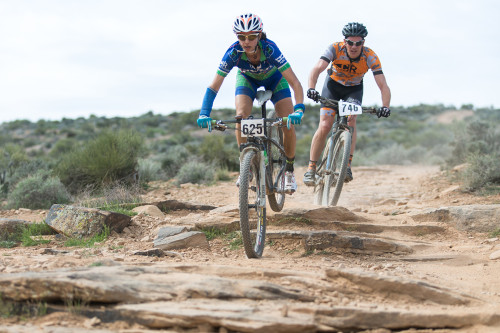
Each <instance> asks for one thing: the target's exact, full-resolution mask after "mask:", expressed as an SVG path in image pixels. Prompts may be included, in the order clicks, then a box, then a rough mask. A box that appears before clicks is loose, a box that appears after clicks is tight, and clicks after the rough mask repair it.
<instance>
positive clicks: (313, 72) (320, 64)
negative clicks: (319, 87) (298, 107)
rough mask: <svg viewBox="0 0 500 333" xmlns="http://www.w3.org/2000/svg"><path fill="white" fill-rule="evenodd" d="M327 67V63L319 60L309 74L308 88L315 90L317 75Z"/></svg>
mask: <svg viewBox="0 0 500 333" xmlns="http://www.w3.org/2000/svg"><path fill="white" fill-rule="evenodd" d="M326 67H328V62H327V61H326V60H324V59H323V58H321V59H319V61H318V63H317V64H316V66H314V67H313V69H312V70H311V73H310V74H309V88H312V89H316V83H317V82H318V77H319V75H320V74H321V73H322V72H323V71H324V70H325V69H326Z"/></svg>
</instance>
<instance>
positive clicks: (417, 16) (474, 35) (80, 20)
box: [0, 0, 500, 122]
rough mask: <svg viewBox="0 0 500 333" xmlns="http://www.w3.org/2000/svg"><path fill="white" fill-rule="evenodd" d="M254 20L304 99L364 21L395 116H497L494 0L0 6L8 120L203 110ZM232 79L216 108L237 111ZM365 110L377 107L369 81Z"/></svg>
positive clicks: (0, 64) (26, 1)
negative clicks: (433, 110) (429, 111)
mask: <svg viewBox="0 0 500 333" xmlns="http://www.w3.org/2000/svg"><path fill="white" fill-rule="evenodd" d="M246 12H253V13H255V14H257V15H259V16H260V17H261V18H262V20H263V22H264V31H266V32H267V34H268V37H269V38H270V39H271V40H273V41H274V42H276V43H277V45H278V46H279V48H280V49H281V51H282V52H283V54H284V55H285V57H286V58H287V60H288V61H289V62H290V64H291V65H292V69H293V70H294V71H295V73H296V75H297V76H298V78H299V80H300V81H301V83H302V85H303V87H304V90H307V78H308V75H309V71H310V70H311V68H312V66H313V65H314V64H315V63H316V62H317V60H318V59H319V57H320V56H321V54H322V53H323V51H324V50H325V49H326V47H327V46H328V45H329V44H330V43H332V42H335V41H339V40H341V39H342V35H341V30H342V27H343V26H344V25H345V24H346V23H347V22H351V21H357V22H362V23H364V24H365V25H366V26H367V28H368V32H369V34H368V37H367V42H366V45H367V46H369V47H371V48H372V49H373V50H374V51H375V52H376V53H377V54H378V56H379V57H380V59H381V62H382V67H383V70H384V73H385V75H386V78H387V82H388V84H389V86H390V88H391V90H392V103H391V104H392V105H393V106H401V105H403V106H411V105H416V104H420V103H427V104H437V103H442V104H445V105H454V106H456V107H460V106H461V105H462V104H474V105H475V106H476V107H490V106H493V107H495V108H499V107H500V89H499V84H498V79H499V74H500V65H499V60H500V56H499V54H500V38H499V36H498V33H497V31H498V30H499V28H500V24H499V23H498V17H499V15H500V2H498V1H495V0H476V1H471V0H419V1H412V2H408V1H402V0H379V1H370V0H358V1H355V2H350V1H345V0H344V1H336V0H320V1H314V0H310V1H303V0H301V1H298V0H289V1H282V0H252V1H236V0H210V1H207V0H183V1H178V0H128V1H126V0H85V1H81V0H0V36H1V37H0V122H4V121H11V120H15V119H29V120H31V121H36V120H38V119H50V120H60V119H62V118H63V117H66V118H76V117H88V116H90V115H91V114H93V115H97V116H106V117H114V116H122V117H131V116H138V115H141V114H144V113H146V112H148V111H149V110H153V111H154V112H155V113H161V114H168V113H171V112H173V111H192V110H194V109H198V108H200V106H201V102H202V99H203V95H204V93H205V90H206V87H207V85H208V84H209V83H210V82H211V80H212V79H213V77H214V75H215V72H216V69H217V67H218V64H219V61H220V60H221V58H222V56H223V54H224V52H225V51H226V49H227V48H228V47H229V45H230V44H231V43H233V42H234V41H235V40H236V39H235V37H234V34H233V32H232V22H233V20H234V18H235V17H236V16H237V15H239V14H242V13H246ZM235 73H236V69H233V71H232V72H231V73H230V75H229V76H228V78H226V80H225V82H224V84H223V86H222V88H221V91H220V92H219V94H218V96H217V98H216V100H215V103H214V108H223V107H231V108H232V107H234V83H235ZM323 79H324V74H323V75H322V76H320V79H319V80H318V85H317V87H316V88H317V89H318V90H321V87H322V85H323ZM306 102H307V103H308V102H309V100H307V101H306ZM364 103H365V104H366V105H369V104H378V105H380V92H379V90H378V88H377V87H376V85H375V83H374V80H373V76H372V74H371V73H368V74H367V75H366V76H365V95H364Z"/></svg>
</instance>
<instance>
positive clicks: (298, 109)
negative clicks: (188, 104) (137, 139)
mask: <svg viewBox="0 0 500 333" xmlns="http://www.w3.org/2000/svg"><path fill="white" fill-rule="evenodd" d="M262 26H263V25H262V21H261V19H260V18H259V17H258V16H257V15H255V14H243V15H240V16H238V17H237V18H236V20H235V21H234V24H233V32H234V33H235V34H236V36H237V37H238V41H237V42H235V43H234V44H232V45H231V46H230V47H229V49H228V50H227V51H226V53H225V54H224V56H223V57H222V61H221V62H220V65H219V68H218V70H217V74H216V75H215V78H214V80H213V81H212V83H211V84H210V85H209V86H208V88H207V91H206V93H205V97H204V98H203V104H202V107H201V111H200V115H199V117H198V120H197V123H198V126H199V127H201V128H208V130H209V131H211V123H210V121H211V120H212V119H211V118H210V113H211V112H212V106H213V103H214V100H215V97H216V95H217V92H218V91H219V89H220V87H221V85H222V82H223V81H224V78H225V77H226V76H227V75H228V74H229V72H230V71H231V69H232V68H233V67H238V72H237V74H236V93H235V95H236V102H235V104H236V115H237V116H242V117H243V118H248V117H249V116H250V114H251V112H252V106H253V100H254V99H255V96H256V92H257V88H259V87H265V89H267V90H272V91H273V96H272V98H271V101H272V102H273V104H274V107H275V109H276V113H277V114H278V116H279V117H287V116H288V124H287V127H286V128H285V127H284V128H283V134H284V135H283V144H284V148H285V153H286V162H287V164H286V169H285V191H286V192H287V193H289V194H291V193H293V192H295V191H296V190H297V183H296V181H295V176H294V173H293V171H294V169H293V164H294V159H295V141H296V140H295V130H294V128H293V125H295V124H300V122H301V119H302V116H303V114H304V111H305V107H304V104H303V103H304V93H303V90H302V85H301V84H300V82H299V80H298V79H297V77H296V75H295V73H294V72H293V70H292V68H291V67H290V64H289V63H288V61H287V60H286V59H285V57H284V56H283V54H282V53H281V51H280V49H279V48H278V46H277V45H276V44H275V43H274V42H273V41H271V40H269V39H268V38H267V36H266V34H265V32H264V31H263V28H262ZM289 86H291V87H292V89H293V92H294V97H295V102H296V104H295V106H294V105H293V104H292V97H291V92H290V88H289ZM236 126H237V129H236V140H237V142H238V145H240V144H242V143H244V142H245V141H244V140H246V139H245V138H242V137H241V132H240V131H239V124H237V125H236ZM239 181H240V178H239V177H238V181H237V182H236V185H238V186H239Z"/></svg>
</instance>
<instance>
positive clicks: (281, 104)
mask: <svg viewBox="0 0 500 333" xmlns="http://www.w3.org/2000/svg"><path fill="white" fill-rule="evenodd" d="M274 108H275V109H276V114H277V115H278V117H286V116H288V115H289V114H291V113H292V112H293V104H292V99H291V98H290V97H287V98H284V99H282V100H280V101H278V102H276V104H275V105H274ZM282 129H283V146H284V147H283V148H284V149H285V155H286V157H287V158H288V159H293V158H295V145H296V136H295V128H294V127H293V126H291V127H290V129H288V128H287V127H282Z"/></svg>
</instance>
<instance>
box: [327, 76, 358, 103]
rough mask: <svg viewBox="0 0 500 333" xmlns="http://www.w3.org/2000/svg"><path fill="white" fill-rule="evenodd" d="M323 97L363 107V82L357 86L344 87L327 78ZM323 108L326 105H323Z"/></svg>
mask: <svg viewBox="0 0 500 333" xmlns="http://www.w3.org/2000/svg"><path fill="white" fill-rule="evenodd" d="M321 96H323V97H326V98H329V99H334V100H340V99H341V100H343V101H347V102H350V103H355V104H358V105H361V103H362V102H363V81H361V83H360V84H358V85H356V86H344V85H343V84H340V83H338V82H337V81H335V80H333V79H332V78H331V77H330V76H327V77H326V80H325V84H324V85H323V90H322V92H321ZM321 107H324V105H323V104H321Z"/></svg>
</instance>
